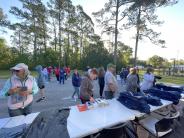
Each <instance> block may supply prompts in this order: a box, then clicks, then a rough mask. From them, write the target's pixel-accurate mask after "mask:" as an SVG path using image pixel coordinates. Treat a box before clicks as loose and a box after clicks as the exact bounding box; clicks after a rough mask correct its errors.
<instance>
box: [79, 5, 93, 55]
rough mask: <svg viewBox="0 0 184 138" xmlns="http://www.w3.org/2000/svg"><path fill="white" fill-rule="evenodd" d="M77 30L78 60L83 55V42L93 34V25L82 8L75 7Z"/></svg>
mask: <svg viewBox="0 0 184 138" xmlns="http://www.w3.org/2000/svg"><path fill="white" fill-rule="evenodd" d="M76 14H77V30H78V32H79V33H78V34H79V37H80V58H81V57H82V55H83V40H84V38H88V37H89V36H90V35H92V34H93V33H94V23H93V21H92V19H91V17H90V16H89V15H87V14H86V13H85V11H84V10H83V8H82V6H80V5H78V6H77V7H76Z"/></svg>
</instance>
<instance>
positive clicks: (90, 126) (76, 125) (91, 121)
mask: <svg viewBox="0 0 184 138" xmlns="http://www.w3.org/2000/svg"><path fill="white" fill-rule="evenodd" d="M108 102H109V105H108V106H106V107H95V108H94V109H91V110H87V111H84V112H79V110H78V108H77V106H72V107H71V110H70V115H69V117H68V119H67V129H68V132H69V135H70V137H71V138H77V137H84V136H87V135H90V134H94V133H96V132H98V131H100V130H102V129H103V128H107V127H111V126H113V125H116V124H118V123H124V122H126V121H128V120H134V119H135V117H141V116H143V115H144V113H140V112H139V111H136V110H131V109H128V108H126V107H125V106H124V105H122V104H121V103H120V102H118V101H117V100H116V99H112V100H108ZM162 103H163V105H162V106H151V112H152V111H155V110H157V109H160V108H162V107H164V106H167V105H170V104H172V102H170V101H166V100H162ZM38 114H39V113H32V114H29V115H27V116H23V115H21V116H16V117H11V118H4V119H0V128H2V127H4V128H11V127H14V126H18V125H21V124H24V123H26V124H31V122H32V121H33V120H34V119H35V118H36V116H37V115H38Z"/></svg>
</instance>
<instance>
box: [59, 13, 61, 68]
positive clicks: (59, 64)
mask: <svg viewBox="0 0 184 138" xmlns="http://www.w3.org/2000/svg"><path fill="white" fill-rule="evenodd" d="M59 68H61V11H59Z"/></svg>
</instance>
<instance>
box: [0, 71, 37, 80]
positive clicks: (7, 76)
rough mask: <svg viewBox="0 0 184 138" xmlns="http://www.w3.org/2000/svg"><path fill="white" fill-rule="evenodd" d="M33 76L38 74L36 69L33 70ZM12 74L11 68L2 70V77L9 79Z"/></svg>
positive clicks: (0, 75)
mask: <svg viewBox="0 0 184 138" xmlns="http://www.w3.org/2000/svg"><path fill="white" fill-rule="evenodd" d="M31 74H32V75H33V76H36V71H31ZM10 76H11V71H10V70H0V79H8V78H9V77H10Z"/></svg>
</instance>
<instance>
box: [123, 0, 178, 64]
mask: <svg viewBox="0 0 184 138" xmlns="http://www.w3.org/2000/svg"><path fill="white" fill-rule="evenodd" d="M133 1H134V2H133V3H132V4H131V5H130V6H129V7H128V8H126V9H125V10H124V11H123V13H122V14H124V15H126V17H128V18H127V21H128V22H127V23H126V24H124V25H123V26H124V27H125V28H130V27H133V26H135V27H136V42H135V56H134V66H136V65H137V49H138V42H139V40H142V39H143V38H144V37H146V38H148V39H149V40H150V41H151V42H152V43H153V44H156V45H161V46H163V47H164V44H165V41H164V40H161V39H159V36H160V33H159V32H156V31H154V30H153V29H151V27H152V26H153V25H161V24H162V23H163V22H161V21H159V20H158V16H157V15H156V14H155V11H156V10H157V8H159V7H165V6H168V5H173V4H175V3H177V2H176V0H133Z"/></svg>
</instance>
